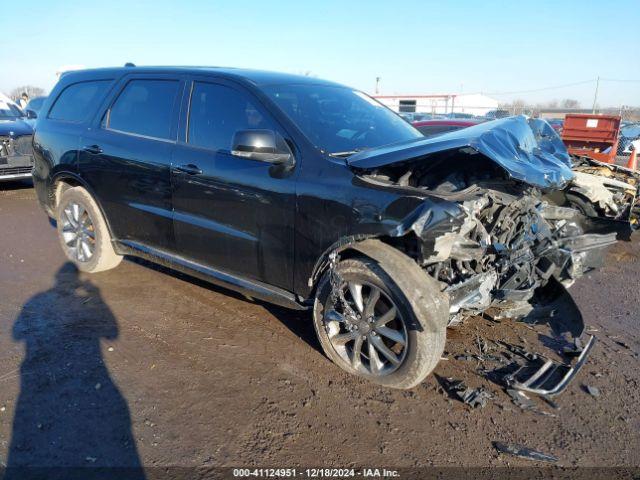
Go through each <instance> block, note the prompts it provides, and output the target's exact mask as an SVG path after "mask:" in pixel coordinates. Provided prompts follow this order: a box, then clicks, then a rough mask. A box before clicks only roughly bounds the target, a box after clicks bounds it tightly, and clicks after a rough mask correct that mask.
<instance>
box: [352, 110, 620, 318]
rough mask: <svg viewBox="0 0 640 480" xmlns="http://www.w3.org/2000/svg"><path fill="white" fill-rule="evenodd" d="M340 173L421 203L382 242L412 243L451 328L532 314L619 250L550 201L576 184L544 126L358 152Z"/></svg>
mask: <svg viewBox="0 0 640 480" xmlns="http://www.w3.org/2000/svg"><path fill="white" fill-rule="evenodd" d="M347 164H348V165H349V167H350V168H352V169H353V170H354V171H355V172H356V173H357V175H358V176H359V178H360V179H361V180H362V181H364V182H367V183H369V184H370V185H371V186H372V187H377V188H392V189H400V190H402V191H405V192H406V193H407V195H411V196H414V195H422V196H423V198H424V203H423V204H421V205H419V206H418V207H416V208H414V209H413V210H411V211H410V212H409V213H408V214H407V215H406V216H405V217H404V218H403V219H402V220H401V221H399V222H398V223H397V224H395V225H389V224H386V225H385V236H387V237H389V238H390V239H391V240H392V241H393V239H398V238H403V239H406V238H411V239H413V242H410V243H412V244H413V245H415V248H413V249H409V250H408V251H406V253H408V254H409V255H410V256H412V257H413V258H414V260H415V261H416V262H417V263H418V264H419V265H420V266H421V267H422V268H423V269H424V270H425V272H427V273H428V274H429V275H430V276H431V277H432V278H434V279H435V280H437V281H438V282H439V283H440V285H441V286H442V290H443V291H444V292H446V293H447V294H448V297H449V305H450V312H449V313H450V320H449V323H450V324H451V323H457V322H460V321H462V320H463V319H464V318H466V317H469V316H472V315H477V314H480V313H483V312H487V311H492V312H493V314H494V315H496V316H500V315H507V314H508V315H510V316H518V315H526V314H530V313H531V311H532V309H534V307H535V306H536V303H537V295H536V293H537V292H538V291H540V289H541V288H542V287H544V286H545V285H547V284H548V283H549V282H550V281H551V280H553V281H554V282H557V283H558V284H561V285H564V286H568V285H570V284H571V283H572V282H573V281H574V280H575V279H576V278H578V277H580V276H581V275H582V274H583V273H584V272H586V271H588V270H590V269H592V268H595V267H597V266H599V265H600V263H601V261H602V257H603V252H604V249H605V248H606V247H607V246H609V245H611V244H613V243H615V241H616V234H615V232H612V231H606V229H605V233H602V232H603V229H602V228H601V229H599V230H598V229H594V228H592V227H593V224H592V223H591V222H590V220H589V219H588V218H587V217H585V216H584V215H582V214H581V213H580V212H579V211H578V210H576V209H574V208H567V207H566V206H560V205H559V204H557V203H553V202H551V201H550V200H549V199H548V198H547V194H548V193H549V192H554V191H555V192H558V191H561V192H562V191H564V190H565V189H566V188H567V187H568V186H570V185H573V183H572V182H574V181H575V178H576V175H575V174H574V173H573V172H572V170H571V159H570V158H569V155H568V154H567V151H566V149H565V148H564V145H563V144H562V142H561V141H560V139H559V138H558V136H557V135H556V134H555V132H554V131H553V129H552V128H551V127H550V126H549V125H548V124H547V123H546V122H543V121H539V120H535V119H527V118H525V117H512V118H506V119H501V120H497V121H494V122H487V123H485V124H480V125H477V126H474V127H470V128H467V129H464V130H459V131H456V132H451V133H449V134H445V135H441V136H438V137H434V138H429V139H421V140H419V141H414V142H409V143H405V144H396V145H391V146H386V147H381V148H377V149H371V150H367V151H364V152H360V153H357V154H355V155H352V156H351V157H349V158H348V159H347ZM434 199H438V201H439V202H436V203H434V201H433V200H434ZM442 200H444V205H443V202H442ZM445 205H446V207H445ZM453 212H455V213H453ZM596 232H598V233H596Z"/></svg>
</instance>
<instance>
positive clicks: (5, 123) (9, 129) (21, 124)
mask: <svg viewBox="0 0 640 480" xmlns="http://www.w3.org/2000/svg"><path fill="white" fill-rule="evenodd" d="M31 134H33V127H32V126H31V125H29V124H28V123H27V122H25V121H24V120H23V119H21V118H16V119H6V118H0V135H1V136H9V135H11V136H14V137H19V136H21V135H31Z"/></svg>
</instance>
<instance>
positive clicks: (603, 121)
mask: <svg viewBox="0 0 640 480" xmlns="http://www.w3.org/2000/svg"><path fill="white" fill-rule="evenodd" d="M619 129H620V117H619V116H617V115H595V114H594V115H588V114H582V113H569V114H567V116H566V117H565V118H564V127H563V130H562V141H563V142H564V144H565V145H566V147H567V150H569V153H570V154H572V155H579V156H583V157H589V158H592V159H594V160H598V161H600V162H605V163H615V159H616V151H617V150H618V130H619Z"/></svg>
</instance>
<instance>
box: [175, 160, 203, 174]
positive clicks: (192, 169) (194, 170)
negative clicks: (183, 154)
mask: <svg viewBox="0 0 640 480" xmlns="http://www.w3.org/2000/svg"><path fill="white" fill-rule="evenodd" d="M174 169H175V170H177V171H178V172H182V173H186V174H188V175H200V174H201V173H202V170H201V169H200V167H198V166H197V165H194V164H193V163H187V164H186V165H177V166H176V167H174Z"/></svg>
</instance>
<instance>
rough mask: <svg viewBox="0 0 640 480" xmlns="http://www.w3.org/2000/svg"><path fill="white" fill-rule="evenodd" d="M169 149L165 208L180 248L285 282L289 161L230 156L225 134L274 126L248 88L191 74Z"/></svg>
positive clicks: (291, 202) (288, 276) (289, 277)
mask: <svg viewBox="0 0 640 480" xmlns="http://www.w3.org/2000/svg"><path fill="white" fill-rule="evenodd" d="M189 89H190V92H189V95H187V96H185V98H186V99H185V105H184V106H183V109H182V110H183V111H185V112H186V115H185V117H186V118H185V119H184V121H183V122H181V132H180V140H179V142H178V144H177V146H176V149H175V151H174V153H173V165H174V168H173V171H172V183H173V207H174V218H175V223H174V228H175V237H176V246H177V249H178V250H179V251H180V254H181V255H183V256H185V257H187V258H190V259H192V260H195V261H196V262H198V263H201V264H203V265H206V266H209V267H213V268H216V269H220V270H223V271H226V272H229V273H233V274H238V275H240V276H243V277H247V278H252V279H256V280H259V281H262V282H265V283H269V284H271V285H275V286H278V287H281V288H284V289H287V290H291V289H292V284H293V241H294V235H293V234H294V230H293V229H294V215H295V177H296V174H297V167H295V166H294V167H293V168H290V169H283V168H282V167H283V166H282V165H271V164H268V163H264V162H260V161H255V160H249V159H243V158H238V157H235V156H233V155H231V153H230V150H231V142H232V137H233V134H234V133H235V132H236V131H238V130H245V129H270V130H274V131H276V132H277V133H279V134H281V135H282V136H283V137H284V138H287V137H286V134H285V132H284V131H283V129H282V128H281V127H280V125H279V124H278V123H277V122H276V121H275V120H274V119H273V117H272V116H271V115H270V114H269V112H268V110H266V109H265V108H264V106H263V105H262V104H261V102H260V101H259V100H258V99H257V98H256V97H255V96H254V95H253V94H252V93H251V92H249V91H248V90H245V89H244V88H242V87H240V86H236V85H235V84H232V83H226V82H224V81H223V80H220V81H212V80H209V79H202V80H194V81H193V82H192V83H191V84H190V85H189Z"/></svg>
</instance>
